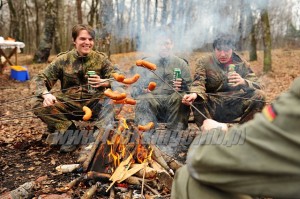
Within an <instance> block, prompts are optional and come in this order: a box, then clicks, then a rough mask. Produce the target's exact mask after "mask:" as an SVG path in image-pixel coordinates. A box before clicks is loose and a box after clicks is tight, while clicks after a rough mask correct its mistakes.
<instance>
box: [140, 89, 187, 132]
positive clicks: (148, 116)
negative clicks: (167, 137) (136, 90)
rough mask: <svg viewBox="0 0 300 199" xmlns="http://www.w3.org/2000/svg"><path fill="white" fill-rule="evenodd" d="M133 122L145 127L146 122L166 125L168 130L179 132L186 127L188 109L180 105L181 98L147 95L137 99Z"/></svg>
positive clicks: (175, 95) (176, 96)
mask: <svg viewBox="0 0 300 199" xmlns="http://www.w3.org/2000/svg"><path fill="white" fill-rule="evenodd" d="M137 101H138V103H137V105H136V108H135V122H136V123H137V124H141V125H145V124H147V123H148V122H154V123H155V124H156V126H157V123H158V122H163V123H167V128H168V129H175V130H181V129H186V128H187V127H188V119H189V114H190V107H189V106H186V105H184V104H182V103H181V96H179V95H178V94H177V93H173V94H171V95H155V96H154V95H152V94H151V93H147V94H144V95H140V96H139V97H138V98H137Z"/></svg>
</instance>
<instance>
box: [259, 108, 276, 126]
mask: <svg viewBox="0 0 300 199" xmlns="http://www.w3.org/2000/svg"><path fill="white" fill-rule="evenodd" d="M262 114H263V115H264V116H265V117H266V118H267V120H269V121H270V122H272V121H273V120H274V119H275V118H276V116H277V112H276V110H275V109H274V107H273V106H272V104H269V105H267V106H265V108H264V109H263V110H262Z"/></svg>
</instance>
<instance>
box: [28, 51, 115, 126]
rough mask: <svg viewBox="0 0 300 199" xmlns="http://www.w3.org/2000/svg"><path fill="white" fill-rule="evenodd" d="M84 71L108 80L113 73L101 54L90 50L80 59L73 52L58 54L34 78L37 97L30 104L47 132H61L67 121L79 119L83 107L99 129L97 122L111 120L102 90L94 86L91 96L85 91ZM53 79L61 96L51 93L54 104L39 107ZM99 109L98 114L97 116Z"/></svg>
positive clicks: (109, 63) (85, 78) (106, 59)
mask: <svg viewBox="0 0 300 199" xmlns="http://www.w3.org/2000/svg"><path fill="white" fill-rule="evenodd" d="M88 71H95V72H96V74H97V75H99V76H100V77H101V78H102V79H108V78H110V77H111V74H112V73H113V72H114V67H113V66H112V64H111V62H110V61H109V60H108V58H107V56H106V55H105V54H103V53H100V52H96V51H91V52H90V53H89V54H88V55H87V56H84V57H82V56H79V55H78V53H77V51H76V50H75V49H74V50H71V51H69V52H66V53H61V54H60V55H59V56H58V57H57V59H56V60H55V61H53V62H52V63H51V64H50V65H49V66H48V67H47V68H46V69H45V70H44V71H43V72H42V73H41V74H39V75H37V76H36V77H35V78H34V83H35V86H36V93H35V94H36V96H37V97H36V98H34V99H33V102H32V106H33V108H35V110H34V113H35V114H36V115H37V116H38V117H39V118H40V119H41V120H42V121H43V122H45V123H46V124H47V125H48V129H49V131H50V132H54V131H55V130H59V131H62V132H64V131H66V130H67V129H68V128H69V127H70V126H71V125H72V124H73V123H72V121H71V120H80V119H82V116H83V112H82V107H83V106H88V107H89V108H91V109H92V112H93V119H96V120H97V121H96V122H95V125H96V126H97V127H101V125H102V124H101V121H102V122H105V121H106V122H108V121H110V120H112V119H113V115H112V113H113V111H112V107H111V106H110V104H109V103H108V101H107V100H105V99H104V95H103V91H104V89H105V88H103V87H98V88H96V92H95V93H89V92H88V86H87V83H88V82H87V77H86V76H85V75H86V74H87V72H88ZM57 80H60V82H61V93H60V94H57V95H56V94H55V93H53V94H54V95H56V98H57V100H58V102H57V103H55V104H54V106H48V107H42V104H43V100H44V99H43V98H42V93H43V92H44V91H47V90H48V91H50V90H51V89H52V88H53V86H54V84H55V83H56V82H57ZM103 107H104V108H103ZM100 110H101V114H99V112H100ZM74 111H75V112H74ZM106 114H107V115H106ZM76 115H81V116H76ZM104 119H105V120H104Z"/></svg>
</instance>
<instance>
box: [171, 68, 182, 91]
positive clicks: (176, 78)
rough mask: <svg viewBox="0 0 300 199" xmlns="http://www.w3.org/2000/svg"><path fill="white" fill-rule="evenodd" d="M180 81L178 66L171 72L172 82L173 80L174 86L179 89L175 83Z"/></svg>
mask: <svg viewBox="0 0 300 199" xmlns="http://www.w3.org/2000/svg"><path fill="white" fill-rule="evenodd" d="M180 81H182V79H181V70H180V68H174V72H173V82H174V84H173V85H174V87H175V89H177V90H179V89H180V88H179V87H178V86H177V85H176V82H177V83H178V82H180Z"/></svg>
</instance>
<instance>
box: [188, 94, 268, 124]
mask: <svg viewBox="0 0 300 199" xmlns="http://www.w3.org/2000/svg"><path fill="white" fill-rule="evenodd" d="M194 105H195V106H196V108H197V109H198V110H199V111H200V112H201V113H203V114H204V115H205V116H206V117H207V118H210V119H214V120H216V121H218V122H224V123H234V122H237V121H236V120H238V122H239V123H244V122H246V121H248V120H251V119H252V118H253V116H254V114H255V113H257V112H260V111H261V110H262V108H263V107H264V106H265V94H264V92H263V91H261V90H254V89H245V90H240V91H231V92H218V93H210V94H208V96H207V100H205V101H200V100H198V101H195V102H194ZM193 114H194V120H195V123H196V124H197V126H198V127H200V126H202V123H203V121H204V120H205V118H204V117H203V115H201V114H200V113H199V112H198V111H196V110H195V109H193Z"/></svg>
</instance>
